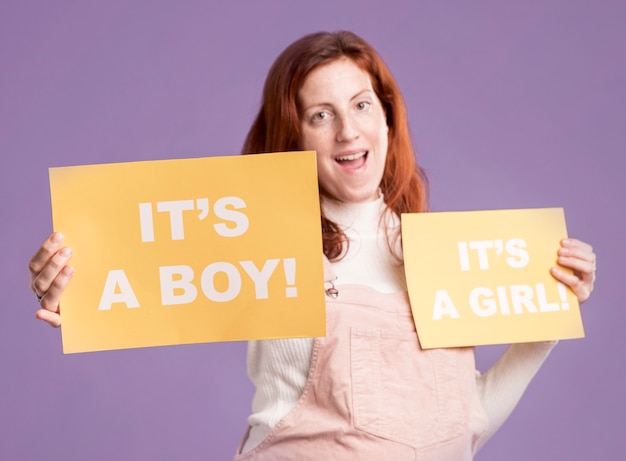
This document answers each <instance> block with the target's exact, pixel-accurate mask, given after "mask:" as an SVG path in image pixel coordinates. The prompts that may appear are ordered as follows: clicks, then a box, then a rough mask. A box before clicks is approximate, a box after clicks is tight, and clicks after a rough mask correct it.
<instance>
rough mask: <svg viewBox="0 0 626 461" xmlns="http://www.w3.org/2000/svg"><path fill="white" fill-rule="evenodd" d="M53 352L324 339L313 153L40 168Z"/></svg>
mask: <svg viewBox="0 0 626 461" xmlns="http://www.w3.org/2000/svg"><path fill="white" fill-rule="evenodd" d="M50 188H51V195H52V212H53V220H54V229H55V231H59V232H62V233H63V234H64V235H65V241H66V244H67V245H68V246H69V247H71V248H72V250H73V257H72V261H71V264H72V265H73V266H74V268H75V275H74V277H73V280H72V282H71V283H70V285H69V286H68V288H67V289H66V291H65V292H64V293H63V297H62V300H61V306H62V307H61V317H62V324H63V325H62V334H63V350H64V352H65V353H71V352H85V351H96V350H106V349H122V348H134V347H146V346H159V345H171V344H188V343H198V342H209V341H232V340H245V339H265V338H285V337H310V336H324V335H325V329H326V321H325V303H324V292H323V289H322V288H321V287H323V268H322V239H321V227H320V208H319V194H318V184H317V169H316V160H315V153H314V152H291V153H277V154H262V155H246V156H232V157H212V158H196V159H184V160H163V161H150V162H129V163H115V164H106V165H86V166H76V167H65V168H51V169H50Z"/></svg>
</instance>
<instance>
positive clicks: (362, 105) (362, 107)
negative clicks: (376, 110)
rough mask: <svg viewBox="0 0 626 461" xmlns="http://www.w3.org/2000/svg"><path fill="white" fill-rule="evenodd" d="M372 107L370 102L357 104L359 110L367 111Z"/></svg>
mask: <svg viewBox="0 0 626 461" xmlns="http://www.w3.org/2000/svg"><path fill="white" fill-rule="evenodd" d="M370 106H371V104H370V102H369V101H359V102H357V103H356V108H357V110H367V109H369V108H370Z"/></svg>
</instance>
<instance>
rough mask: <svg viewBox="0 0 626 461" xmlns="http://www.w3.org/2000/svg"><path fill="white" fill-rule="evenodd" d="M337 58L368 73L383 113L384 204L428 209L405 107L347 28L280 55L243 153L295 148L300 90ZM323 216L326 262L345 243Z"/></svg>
mask: <svg viewBox="0 0 626 461" xmlns="http://www.w3.org/2000/svg"><path fill="white" fill-rule="evenodd" d="M340 58H348V59H350V60H352V61H353V62H354V63H355V64H356V65H357V66H359V67H360V68H361V69H363V70H364V71H365V72H367V73H368V74H369V75H370V78H371V81H372V87H373V89H374V92H375V93H376V95H377V96H378V99H379V100H380V101H381V103H382V106H383V109H384V111H385V114H386V118H387V126H388V127H389V130H388V138H389V139H388V151H387V160H386V163H385V169H384V172H383V177H382V180H381V183H380V189H381V191H382V193H383V194H384V197H385V203H386V206H387V208H389V209H390V210H392V211H393V212H394V213H396V214H397V215H400V213H407V212H423V211H428V210H429V204H428V181H427V179H426V175H425V173H424V171H423V169H422V168H421V167H420V166H419V165H418V164H417V162H416V160H415V152H414V150H413V145H412V142H411V136H410V132H409V127H408V122H407V114H406V107H405V104H404V100H403V98H402V95H401V93H400V90H399V88H398V85H397V84H396V82H395V80H394V78H393V76H392V75H391V72H390V71H389V69H388V67H387V66H386V65H385V63H384V62H383V60H382V59H381V57H380V56H379V55H378V53H377V52H376V51H375V50H374V48H372V47H371V46H370V45H369V44H368V43H367V42H366V41H365V40H363V39H362V38H361V37H359V36H357V35H356V34H354V33H352V32H349V31H338V32H318V33H314V34H310V35H306V36H304V37H302V38H300V39H299V40H297V41H295V42H294V43H292V44H291V45H289V46H288V47H287V48H286V49H285V50H284V51H283V52H282V53H281V54H280V55H279V56H278V58H277V59H276V61H275V62H274V64H273V65H272V67H271V69H270V71H269V73H268V75H267V79H266V80H265V86H264V89H263V100H262V104H261V108H260V110H259V113H258V115H257V117H256V119H255V120H254V123H253V124H252V127H251V128H250V131H249V132H248V135H247V137H246V140H245V143H244V145H243V151H242V153H243V154H257V153H263V152H285V151H294V150H298V149H299V148H300V120H299V115H298V114H299V113H298V91H299V90H300V88H301V87H302V85H303V84H304V81H305V79H306V77H307V76H308V75H309V73H310V72H311V71H312V70H313V69H315V68H317V67H319V66H322V65H324V64H328V63H330V62H332V61H335V60H337V59H340ZM320 193H323V191H320ZM321 219H322V238H323V248H324V254H325V255H326V256H327V257H328V258H329V259H330V260H337V259H340V258H341V256H342V254H344V250H345V247H344V244H347V239H346V237H345V234H344V233H343V231H342V230H341V229H340V227H339V226H338V225H337V224H336V223H334V222H332V221H331V220H329V219H328V218H326V217H325V216H324V213H323V211H322V216H321Z"/></svg>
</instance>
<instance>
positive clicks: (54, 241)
mask: <svg viewBox="0 0 626 461" xmlns="http://www.w3.org/2000/svg"><path fill="white" fill-rule="evenodd" d="M62 245H63V234H61V233H59V232H54V233H52V234H51V235H50V236H49V237H48V238H47V239H46V241H45V242H43V243H42V244H41V247H39V250H37V253H35V254H34V256H33V257H32V258H31V259H30V261H29V263H28V271H29V272H30V278H31V282H32V281H33V279H34V278H35V277H36V276H37V275H38V274H39V273H40V272H41V271H42V269H43V268H44V267H45V266H46V264H47V263H48V261H49V260H50V258H51V257H52V256H53V255H54V254H55V253H57V252H58V251H59V250H60V249H61V246H62ZM31 286H32V283H31Z"/></svg>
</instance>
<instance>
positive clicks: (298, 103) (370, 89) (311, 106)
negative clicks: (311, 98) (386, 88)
mask: <svg viewBox="0 0 626 461" xmlns="http://www.w3.org/2000/svg"><path fill="white" fill-rule="evenodd" d="M365 93H369V94H373V95H374V96H376V97H378V96H377V95H376V92H375V91H374V89H373V88H365V89H363V90H361V91H359V92H357V93H356V94H355V95H354V96H352V97H351V98H350V102H352V101H354V100H355V99H358V98H359V97H361V96H363V95H364V94H365ZM299 99H300V98H297V99H296V106H298V107H299V106H301V103H300V101H299ZM318 106H332V104H331V103H329V102H318V103H314V104H311V105H309V106H307V107H301V108H300V109H299V111H300V112H307V111H308V110H311V109H312V108H314V107H318Z"/></svg>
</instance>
